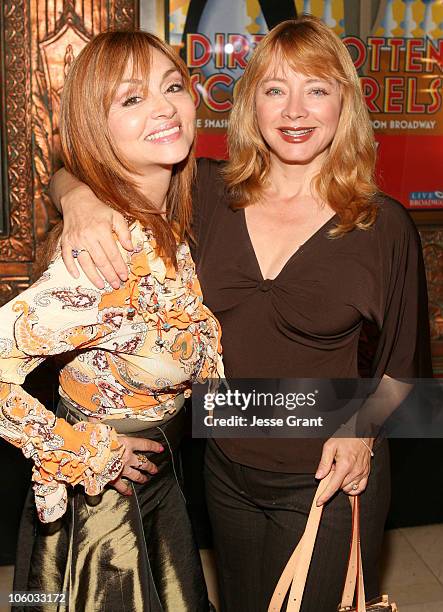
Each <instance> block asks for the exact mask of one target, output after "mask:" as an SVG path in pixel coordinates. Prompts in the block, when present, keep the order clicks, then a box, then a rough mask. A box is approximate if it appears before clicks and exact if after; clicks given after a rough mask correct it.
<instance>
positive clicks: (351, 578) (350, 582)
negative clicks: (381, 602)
mask: <svg viewBox="0 0 443 612" xmlns="http://www.w3.org/2000/svg"><path fill="white" fill-rule="evenodd" d="M332 476H333V471H332V470H331V472H330V473H329V474H328V475H327V476H326V477H325V478H324V479H323V480H322V481H321V482H320V484H319V486H318V487H317V491H316V493H315V495H314V499H313V501H312V505H311V510H310V512H309V516H308V521H307V523H306V528H305V531H304V533H303V535H302V537H301V539H300V541H299V543H298V544H297V546H296V548H295V550H294V552H293V553H292V555H291V557H290V559H289V561H288V562H287V564H286V566H285V568H284V570H283V572H282V574H281V576H280V579H279V581H278V583H277V586H276V587H275V590H274V593H273V595H272V598H271V601H270V603H269V607H268V612H280V610H281V608H282V606H283V603H284V600H285V597H286V595H287V593H288V591H289V590H290V593H289V599H288V604H287V608H286V612H300V607H301V602H302V599H303V593H304V590H305V586H306V579H307V576H308V571H309V566H310V564H311V559H312V553H313V551H314V546H315V540H316V538H317V533H318V528H319V525H320V519H321V516H322V513H323V506H317V500H318V499H319V497H320V495H321V493H322V492H323V491H324V490H325V489H326V487H327V486H328V484H329V481H330V479H331V478H332ZM350 502H351V506H352V538H351V546H350V552H349V559H348V569H347V575H346V581H345V587H344V590H343V596H342V604H341V605H342V606H343V605H347V606H352V601H353V599H354V593H355V587H356V585H357V607H356V612H366V605H365V594H364V582H363V566H362V561H361V547H360V530H359V523H360V520H359V519H360V517H359V509H360V506H359V501H358V498H357V496H355V497H350ZM348 602H349V603H348Z"/></svg>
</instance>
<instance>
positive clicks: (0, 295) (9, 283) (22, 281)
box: [0, 276, 29, 304]
mask: <svg viewBox="0 0 443 612" xmlns="http://www.w3.org/2000/svg"><path fill="white" fill-rule="evenodd" d="M28 285H29V277H28V276H19V277H16V278H8V279H7V280H5V281H3V282H2V283H0V304H5V303H6V302H8V301H9V300H12V298H14V297H15V296H16V295H17V294H19V293H20V292H21V291H23V290H24V289H26V287H28Z"/></svg>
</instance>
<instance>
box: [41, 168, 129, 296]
mask: <svg viewBox="0 0 443 612" xmlns="http://www.w3.org/2000/svg"><path fill="white" fill-rule="evenodd" d="M50 194H51V198H52V200H53V202H54V204H55V206H56V207H57V209H58V210H59V211H60V212H61V213H62V214H63V234H62V255H63V260H64V262H65V264H66V267H67V269H68V271H69V273H70V274H71V275H72V276H73V277H74V278H78V276H79V271H78V268H77V263H76V259H75V258H74V257H73V255H72V250H73V249H77V250H80V249H85V250H84V251H82V252H81V253H80V254H79V256H78V260H79V263H80V266H81V267H82V269H83V270H84V272H85V274H86V276H87V277H88V278H89V280H90V281H91V282H92V283H93V284H94V285H95V286H96V287H97V288H98V289H103V287H104V282H103V278H102V277H101V276H100V274H99V273H98V272H97V269H98V270H99V272H100V273H101V274H102V275H103V277H104V278H105V280H107V281H108V283H109V284H110V285H112V286H113V287H114V289H118V287H119V286H120V281H125V280H126V279H127V278H128V271H127V266H126V264H125V262H124V261H123V259H122V257H121V255H120V252H119V250H118V248H117V245H116V239H117V240H118V241H119V242H120V244H121V245H122V246H123V247H124V248H125V249H126V250H128V251H132V250H133V248H134V247H133V245H132V241H131V234H130V232H129V228H128V224H127V223H126V221H125V219H124V217H123V216H122V215H121V214H119V213H118V212H116V211H114V210H112V208H110V207H109V206H107V205H106V204H103V202H101V201H100V200H99V199H98V198H97V197H96V196H95V195H94V193H93V192H92V191H91V189H89V187H87V186H86V185H85V184H84V183H81V182H80V181H79V180H78V179H76V178H75V177H74V176H73V175H72V174H70V173H69V172H67V171H66V170H65V169H64V168H61V169H60V170H58V172H56V174H55V175H54V176H53V177H52V180H51V184H50Z"/></svg>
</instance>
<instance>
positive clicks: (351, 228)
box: [53, 17, 431, 612]
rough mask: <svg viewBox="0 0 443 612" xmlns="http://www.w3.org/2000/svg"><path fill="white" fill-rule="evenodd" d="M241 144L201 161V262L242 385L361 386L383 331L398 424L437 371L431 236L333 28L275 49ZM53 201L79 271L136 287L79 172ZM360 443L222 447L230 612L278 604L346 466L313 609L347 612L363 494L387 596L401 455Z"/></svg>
mask: <svg viewBox="0 0 443 612" xmlns="http://www.w3.org/2000/svg"><path fill="white" fill-rule="evenodd" d="M228 140H229V150H230V160H229V162H228V163H227V165H226V166H225V167H224V168H223V167H221V166H220V164H218V163H217V162H214V161H210V160H201V162H200V163H199V167H198V175H197V182H196V188H195V193H194V200H193V204H194V233H195V236H196V239H197V246H196V248H195V252H194V256H195V258H196V262H197V271H198V275H199V278H200V281H201V283H202V288H203V295H204V299H205V301H206V303H207V304H208V305H209V306H210V307H211V309H212V310H213V312H214V313H215V314H216V315H217V317H218V319H219V320H220V323H221V326H222V329H223V355H224V362H225V368H226V373H227V376H228V377H231V378H241V379H245V378H263V379H269V378H277V379H292V380H294V379H297V378H301V379H307V378H315V379H319V378H323V379H326V380H328V379H342V378H348V379H357V378H358V377H359V369H358V365H359V363H358V358H359V341H360V337H361V332H362V328H363V324H364V323H366V322H370V323H371V324H372V326H373V327H374V328H376V331H377V338H376V346H375V351H374V353H373V354H372V355H371V363H370V368H369V369H370V375H371V376H372V377H374V379H375V383H376V384H377V385H378V386H377V388H376V391H375V393H374V394H373V395H371V396H369V398H368V400H367V402H366V403H365V406H364V408H365V409H368V410H369V412H370V416H371V418H372V417H373V416H375V415H376V416H377V418H380V421H379V424H381V423H382V422H383V420H384V418H386V417H388V416H389V414H390V412H391V411H392V410H394V409H395V408H396V406H398V405H399V404H400V403H401V401H402V399H404V397H405V396H406V395H407V394H408V392H409V390H410V387H409V386H408V385H407V384H404V383H403V382H402V379H404V378H415V377H420V376H424V377H426V376H429V375H430V374H431V368H430V350H429V326H428V320H427V299H426V281H425V276H424V267H423V261H422V255H421V248H420V240H419V237H418V234H417V231H416V229H415V226H414V224H413V223H412V221H411V219H410V218H409V216H408V214H407V212H406V211H405V210H404V208H403V207H402V206H401V205H400V204H399V203H398V202H395V201H394V200H392V199H391V198H389V197H388V196H387V195H385V194H382V193H380V192H379V191H378V189H377V186H376V185H375V182H374V178H373V176H374V166H375V158H376V149H375V146H374V139H373V134H372V129H371V124H370V121H369V116H368V112H367V109H366V106H365V101H364V98H363V95H362V92H361V89H360V82H359V78H358V75H357V73H356V71H355V68H354V66H353V63H352V60H351V57H350V55H349V53H348V51H347V49H346V47H345V46H344V45H343V43H342V42H341V41H340V39H339V38H338V37H337V36H336V35H335V34H334V33H333V32H332V31H331V30H330V29H329V28H327V27H326V26H325V25H324V24H323V23H322V22H321V21H320V20H318V19H315V18H313V17H302V18H300V19H299V20H296V21H286V22H283V23H281V24H280V25H278V26H276V27H275V28H274V29H273V30H272V31H271V32H270V33H269V34H267V35H266V36H265V37H264V39H263V40H262V41H261V42H260V44H259V45H258V46H257V49H256V51H255V53H254V55H253V56H252V58H251V60H250V61H249V63H248V65H247V67H246V69H245V72H244V75H243V77H242V79H241V81H240V83H239V86H238V89H237V91H236V99H235V100H234V107H233V110H232V113H231V117H230V124H229V133H228ZM56 183H57V185H56ZM53 191H54V194H55V195H56V196H57V195H58V196H60V195H63V196H64V197H63V202H62V203H63V208H64V212H65V214H66V215H67V216H69V227H68V223H67V220H66V219H65V221H66V227H65V230H66V231H65V235H64V237H63V242H64V246H63V248H64V255H65V261H66V262H67V265H68V266H69V268H70V270H71V271H72V272H73V273H74V274H75V273H76V272H75V266H73V265H72V264H73V260H72V258H71V255H70V249H71V248H72V246H77V247H78V246H79V245H80V246H83V247H84V248H85V249H87V251H88V252H86V253H83V255H82V257H81V258H79V262H80V264H81V265H82V266H83V268H84V269H85V270H86V271H87V273H88V275H89V276H90V278H91V279H92V280H94V281H97V282H98V283H100V279H99V278H98V275H97V271H96V270H95V269H94V266H93V264H92V262H96V263H97V264H98V265H99V268H100V270H101V271H102V272H103V273H104V274H105V276H106V277H107V278H108V277H109V279H110V280H111V281H112V282H114V281H116V280H118V275H120V276H121V277H122V278H126V270H125V265H124V262H122V261H119V260H120V259H121V258H120V255H119V253H118V251H117V250H116V248H117V247H116V245H115V244H114V240H113V239H112V238H111V236H110V234H111V232H110V227H111V223H112V224H113V225H114V226H115V227H118V229H119V232H118V233H119V238H120V240H121V242H122V244H123V243H124V244H127V242H128V238H129V237H128V236H127V234H126V230H125V229H124V227H123V223H122V219H121V216H119V215H117V214H116V213H114V212H113V211H109V210H108V209H107V208H106V207H104V206H103V205H102V204H100V202H98V200H97V198H95V197H94V196H93V195H92V194H91V193H90V192H88V191H87V190H86V189H85V188H84V187H79V186H78V183H77V184H76V183H75V181H73V180H72V179H70V178H69V177H67V175H66V173H65V174H60V175H59V177H58V180H57V177H56V182H55V183H54V190H53ZM92 210H94V226H93V227H87V225H88V223H87V222H86V221H85V218H86V214H87V213H86V212H85V211H88V213H91V211H92ZM127 247H128V248H130V245H128V244H127ZM114 262H115V266H114V265H113V263H114ZM380 398H381V399H380ZM374 410H375V412H374ZM379 412H381V413H382V414H380V417H379V415H378V413H379ZM346 431H347V430H346ZM346 431H345V432H343V433H344V434H345V435H343V437H335V436H334V437H332V438H330V439H328V440H325V439H314V438H311V439H300V438H298V439H283V438H278V439H270V438H266V439H257V438H253V439H251V438H249V439H239V438H235V439H227V438H220V439H217V440H212V439H211V440H210V441H209V442H208V445H207V453H206V462H205V469H206V493H207V501H208V508H209V514H210V518H211V523H212V527H213V531H214V543H215V552H216V558H217V561H218V571H219V582H220V596H221V604H222V610H224V611H226V612H237V611H238V612H261V611H264V610H266V609H267V605H268V603H269V601H270V598H271V594H272V592H273V589H274V587H275V585H276V583H277V579H278V577H279V575H280V574H281V572H282V570H283V568H284V566H285V564H286V562H287V560H288V558H289V557H290V555H291V552H292V550H293V548H294V546H295V544H296V543H297V542H298V540H299V539H300V537H301V535H302V533H303V530H304V528H305V525H306V517H307V515H308V513H309V509H310V506H311V503H312V499H313V497H314V493H315V490H316V487H317V484H318V480H321V479H323V478H325V477H326V476H327V475H328V474H331V472H332V477H331V480H330V481H329V484H328V486H327V488H326V490H325V491H323V495H322V497H321V499H320V500H319V502H321V503H322V504H324V510H323V517H322V522H321V526H320V530H319V534H318V538H317V541H316V545H315V549H314V554H313V561H312V563H311V567H310V571H309V575H308V579H307V585H306V590H305V596H304V599H303V604H302V608H301V609H302V610H303V612H332V611H333V610H336V609H337V603H338V601H339V599H340V595H341V588H342V586H343V583H344V579H345V575H346V560H347V554H348V550H349V533H350V523H351V516H350V514H351V511H350V504H349V502H348V495H360V496H361V502H360V506H361V517H362V532H361V539H362V550H363V564H364V570H365V572H364V576H365V586H366V594H367V598H368V599H371V598H374V597H377V596H378V595H379V583H378V560H379V555H380V550H381V542H382V536H383V526H384V521H385V518H386V513H387V509H388V505H389V457H388V452H387V443H386V441H385V440H384V441H383V440H382V439H381V438H379V439H377V440H374V436H373V435H371V434H372V431H367V430H365V431H364V432H363V433H360V434H359V435H358V436H356V435H354V436H353V437H350V436H349V434H346ZM352 432H353V433H354V434H355V429H354V430H352V431H351V433H352ZM362 435H365V436H366V437H362ZM340 491H343V492H344V493H346V495H342V494H340Z"/></svg>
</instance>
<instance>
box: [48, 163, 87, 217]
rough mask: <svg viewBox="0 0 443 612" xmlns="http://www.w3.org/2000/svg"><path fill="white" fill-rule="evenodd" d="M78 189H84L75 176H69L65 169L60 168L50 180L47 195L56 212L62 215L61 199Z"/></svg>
mask: <svg viewBox="0 0 443 612" xmlns="http://www.w3.org/2000/svg"><path fill="white" fill-rule="evenodd" d="M79 187H86V186H85V185H84V183H82V182H81V181H79V180H78V179H77V178H75V176H73V175H72V174H70V173H69V172H68V171H67V170H65V168H60V170H57V172H56V173H55V174H54V175H53V177H52V178H51V182H50V184H49V194H50V196H51V199H52V201H53V203H54V206H55V207H56V208H57V210H58V211H59V212H60V213H62V214H63V211H62V199H63V197H64V196H66V195H67V194H68V193H70V192H71V191H73V190H74V189H77V188H79Z"/></svg>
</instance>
